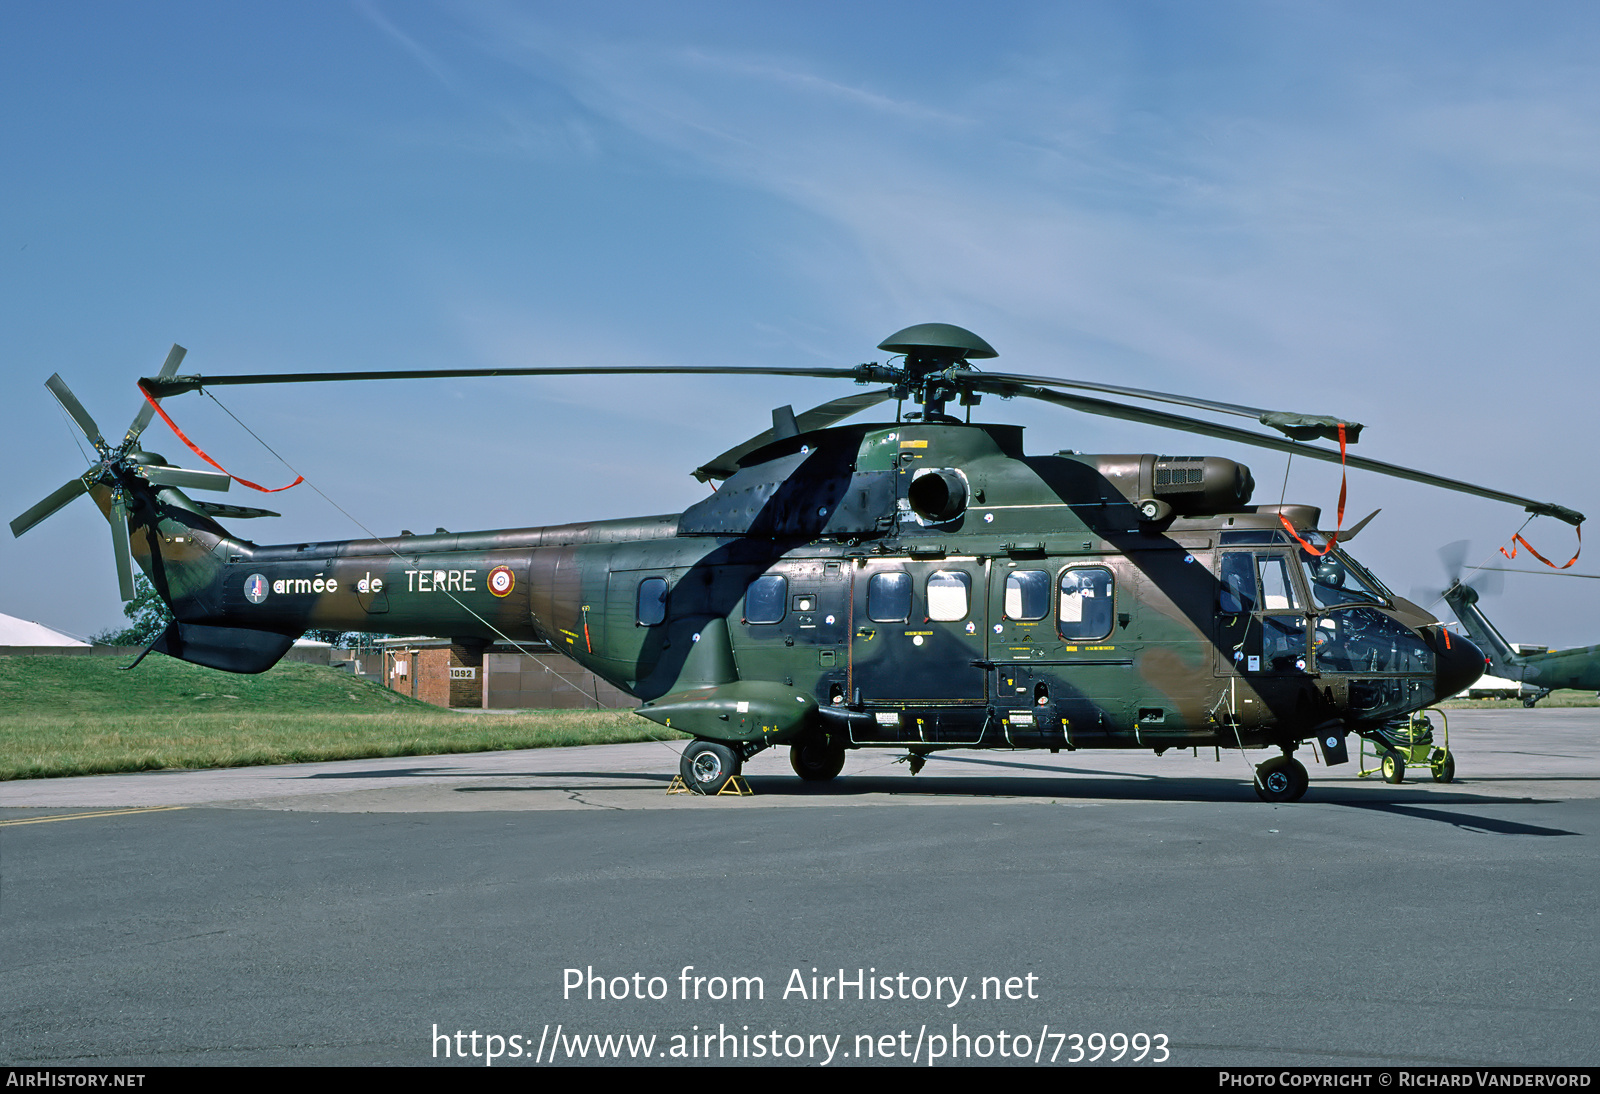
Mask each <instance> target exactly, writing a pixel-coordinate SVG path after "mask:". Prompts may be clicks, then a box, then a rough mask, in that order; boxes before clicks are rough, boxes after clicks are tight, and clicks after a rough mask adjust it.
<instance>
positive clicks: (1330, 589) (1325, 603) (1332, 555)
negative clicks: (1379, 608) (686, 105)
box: [1299, 532, 1392, 608]
mask: <svg viewBox="0 0 1600 1094" xmlns="http://www.w3.org/2000/svg"><path fill="white" fill-rule="evenodd" d="M1305 540H1306V542H1307V543H1311V544H1313V545H1315V546H1318V547H1321V546H1323V545H1324V544H1325V543H1326V542H1327V540H1326V539H1325V538H1324V537H1323V536H1322V535H1321V534H1320V533H1317V532H1312V533H1310V534H1309V535H1307V536H1306V537H1305ZM1299 554H1300V562H1301V565H1303V566H1304V567H1305V574H1306V584H1308V585H1309V586H1310V587H1311V596H1312V598H1313V599H1314V600H1316V602H1317V607H1319V608H1333V607H1337V606H1338V605H1340V604H1382V605H1385V606H1387V605H1388V604H1389V602H1390V600H1391V599H1392V594H1391V593H1390V592H1389V590H1388V589H1385V588H1384V587H1383V584H1382V583H1381V582H1379V581H1378V579H1377V578H1375V577H1373V576H1372V575H1371V574H1370V573H1368V572H1367V571H1366V570H1365V569H1363V568H1362V566H1361V564H1360V563H1358V562H1356V560H1355V559H1353V558H1351V557H1350V556H1349V555H1347V554H1345V553H1344V552H1343V551H1341V550H1339V549H1338V548H1334V549H1333V550H1332V551H1329V552H1328V553H1327V554H1325V555H1314V554H1312V553H1311V552H1310V551H1300V552H1299Z"/></svg>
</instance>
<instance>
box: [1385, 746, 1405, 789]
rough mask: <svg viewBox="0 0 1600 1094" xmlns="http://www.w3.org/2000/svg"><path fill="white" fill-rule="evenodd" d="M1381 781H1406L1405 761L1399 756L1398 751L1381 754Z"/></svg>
mask: <svg viewBox="0 0 1600 1094" xmlns="http://www.w3.org/2000/svg"><path fill="white" fill-rule="evenodd" d="M1382 767H1383V781H1384V782H1386V783H1403V782H1405V781H1406V762H1405V760H1403V759H1401V758H1400V753H1398V752H1394V751H1389V752H1385V753H1384V754H1383V764H1382Z"/></svg>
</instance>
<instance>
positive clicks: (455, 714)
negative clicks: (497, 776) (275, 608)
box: [0, 655, 683, 780]
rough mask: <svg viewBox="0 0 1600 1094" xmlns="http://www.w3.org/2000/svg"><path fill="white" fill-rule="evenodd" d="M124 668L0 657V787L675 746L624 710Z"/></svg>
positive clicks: (187, 669)
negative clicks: (591, 747) (520, 706)
mask: <svg viewBox="0 0 1600 1094" xmlns="http://www.w3.org/2000/svg"><path fill="white" fill-rule="evenodd" d="M126 663H127V659H126V658H120V657H0V780H3V779H32V778H46V777H51V776H61V775H92V774H105V773H110V772H118V771H154V770H158V769H161V768H202V767H241V766H246V765H251V764H277V763H303V762H307V761H311V760H349V759H360V758H366V757H376V756H427V755H438V754H441V753H448V752H489V751H497V750H502V749H512V748H548V747H556V746H561V745H577V744H613V743H618V742H623V741H650V740H678V739H681V738H682V736H683V735H682V734H679V733H675V732H673V731H672V730H669V729H665V728H664V727H662V726H658V725H656V724H655V723H654V722H650V721H647V720H646V719H644V718H640V717H639V716H638V715H636V714H633V713H632V712H630V711H625V710H599V711H597V710H549V711H526V712H515V713H510V712H508V713H504V714H501V713H494V712H490V713H480V712H476V711H474V712H471V713H467V712H462V711H450V710H443V709H441V708H439V707H434V706H429V705H428V704H426V703H421V702H418V701H417V700H415V699H411V698H409V697H407V696H403V695H399V694H396V693H395V692H392V691H390V690H388V689H387V688H384V687H381V686H380V685H378V684H374V683H370V682H368V681H365V680H359V679H356V678H355V677H353V676H351V675H350V674H349V673H347V672H343V671H340V670H338V669H331V668H327V667H325V666H319V665H306V664H301V663H299V662H294V661H284V662H282V663H280V664H279V665H278V666H277V667H275V668H274V669H272V670H271V671H270V672H265V673H262V674H261V675H259V676H236V675H233V674H232V673H226V672H217V671H215V670H213V669H207V668H201V667H199V666H198V665H189V664H185V663H184V662H182V661H174V660H172V659H171V658H168V657H161V656H159V655H151V656H150V657H148V658H146V659H145V661H144V662H143V663H142V664H141V665H140V666H139V667H138V668H136V669H134V670H132V671H131V672H129V671H125V670H124V669H123V667H122V666H123V665H124V664H126Z"/></svg>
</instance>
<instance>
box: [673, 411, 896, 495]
mask: <svg viewBox="0 0 1600 1094" xmlns="http://www.w3.org/2000/svg"><path fill="white" fill-rule="evenodd" d="M893 396H894V388H890V387H886V388H879V389H878V390H877V391H862V392H858V393H857V394H855V395H846V396H845V397H844V398H842V399H834V400H833V401H832V402H827V403H823V404H822V405H821V406H817V407H812V408H811V409H810V410H808V411H806V412H805V413H804V414H798V415H796V416H795V419H794V424H795V427H796V428H797V429H799V431H800V432H802V433H809V432H810V431H811V430H813V429H826V428H828V427H829V426H830V425H833V424H834V423H835V422H842V421H844V420H845V419H846V418H848V417H850V415H852V414H859V413H860V412H861V411H863V410H867V409H869V408H871V407H875V406H877V405H878V404H879V403H881V402H883V401H884V400H886V399H890V398H892V397H893ZM775 436H776V435H775V433H774V432H773V430H770V429H769V430H767V431H766V432H764V433H758V434H756V435H755V436H754V437H751V438H750V439H749V440H748V441H745V442H744V443H743V444H739V445H735V446H734V447H732V448H730V449H728V450H727V451H726V452H724V453H723V454H722V455H720V456H718V457H717V458H716V459H714V460H709V461H707V462H706V463H704V464H702V465H700V466H699V467H697V468H695V470H694V477H695V478H697V479H699V480H700V481H701V482H709V481H710V480H712V479H725V478H727V477H728V476H729V475H732V474H733V473H734V472H735V471H737V470H739V461H740V460H741V459H743V458H744V457H745V456H747V455H749V454H750V453H752V452H754V451H755V450H756V449H758V448H761V447H762V446H764V445H768V444H771V443H772V442H773V440H774V439H775Z"/></svg>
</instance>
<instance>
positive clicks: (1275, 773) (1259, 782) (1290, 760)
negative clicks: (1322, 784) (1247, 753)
mask: <svg viewBox="0 0 1600 1094" xmlns="http://www.w3.org/2000/svg"><path fill="white" fill-rule="evenodd" d="M1310 785H1311V776H1310V775H1307V774H1306V769H1305V767H1304V766H1303V765H1302V764H1301V763H1300V761H1299V760H1297V759H1295V758H1294V757H1293V756H1274V757H1273V758H1272V759H1270V760H1267V761H1266V762H1264V763H1262V764H1261V765H1260V766H1259V767H1257V768H1256V797H1258V798H1260V799H1261V800H1262V801H1264V802H1297V801H1299V800H1300V799H1301V798H1303V797H1305V793H1306V788H1307V787H1309V786H1310Z"/></svg>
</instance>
